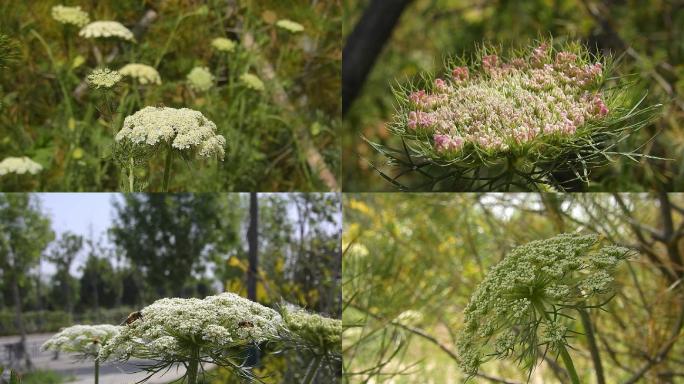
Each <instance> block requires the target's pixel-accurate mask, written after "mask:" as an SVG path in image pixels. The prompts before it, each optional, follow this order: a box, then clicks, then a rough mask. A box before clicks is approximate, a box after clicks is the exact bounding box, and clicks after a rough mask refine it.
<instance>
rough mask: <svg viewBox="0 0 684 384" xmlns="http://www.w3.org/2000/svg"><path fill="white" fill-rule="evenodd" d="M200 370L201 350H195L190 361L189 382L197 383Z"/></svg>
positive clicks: (189, 383)
mask: <svg viewBox="0 0 684 384" xmlns="http://www.w3.org/2000/svg"><path fill="white" fill-rule="evenodd" d="M198 370H199V350H195V351H194V353H193V356H192V358H191V359H190V361H189V362H188V372H187V374H188V384H196V383H197V371H198Z"/></svg>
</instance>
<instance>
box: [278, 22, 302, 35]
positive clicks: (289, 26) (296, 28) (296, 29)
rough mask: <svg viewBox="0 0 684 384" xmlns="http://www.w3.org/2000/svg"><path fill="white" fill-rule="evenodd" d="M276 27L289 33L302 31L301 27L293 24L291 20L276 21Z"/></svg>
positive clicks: (295, 23)
mask: <svg viewBox="0 0 684 384" xmlns="http://www.w3.org/2000/svg"><path fill="white" fill-rule="evenodd" d="M276 25H277V26H278V27H280V28H282V29H284V30H286V31H289V32H291V33H299V32H302V31H303V30H304V26H303V25H301V24H299V23H297V22H294V21H292V20H288V19H282V20H278V22H277V23H276Z"/></svg>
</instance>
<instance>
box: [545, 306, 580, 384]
mask: <svg viewBox="0 0 684 384" xmlns="http://www.w3.org/2000/svg"><path fill="white" fill-rule="evenodd" d="M534 307H535V308H536V309H537V312H539V314H541V315H542V316H543V317H544V318H545V319H546V321H548V322H551V321H553V320H551V316H549V314H548V313H546V309H545V308H544V304H543V303H541V302H538V301H537V302H534ZM557 347H558V350H559V352H560V357H561V359H563V364H565V369H567V371H568V374H569V375H570V381H572V384H580V379H579V375H577V370H576V369H575V364H574V363H573V362H572V357H570V354H569V353H568V350H567V348H565V345H563V344H562V343H559V344H558V345H557Z"/></svg>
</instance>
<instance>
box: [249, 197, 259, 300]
mask: <svg viewBox="0 0 684 384" xmlns="http://www.w3.org/2000/svg"><path fill="white" fill-rule="evenodd" d="M247 243H248V244H249V269H248V270H247V298H249V299H250V300H252V301H257V293H256V287H257V277H258V270H259V251H258V250H259V203H258V196H257V193H256V192H251V193H250V194H249V228H248V230H247Z"/></svg>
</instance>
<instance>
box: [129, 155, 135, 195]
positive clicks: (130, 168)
mask: <svg viewBox="0 0 684 384" xmlns="http://www.w3.org/2000/svg"><path fill="white" fill-rule="evenodd" d="M134 181H135V176H134V175H133V158H132V157H131V158H130V161H129V163H128V192H133V182H134Z"/></svg>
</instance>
